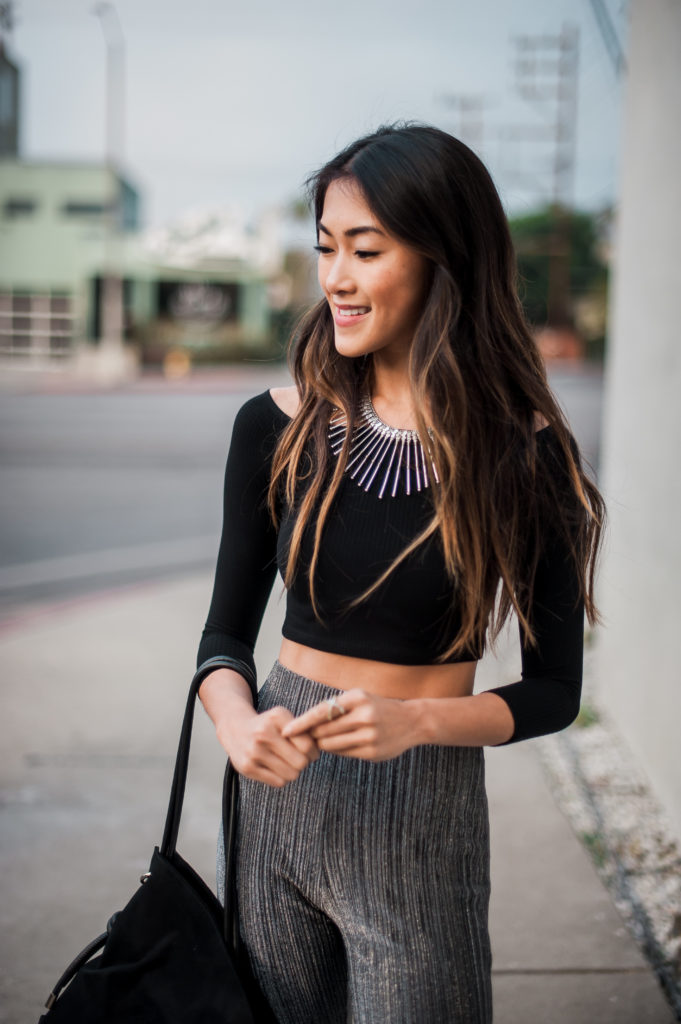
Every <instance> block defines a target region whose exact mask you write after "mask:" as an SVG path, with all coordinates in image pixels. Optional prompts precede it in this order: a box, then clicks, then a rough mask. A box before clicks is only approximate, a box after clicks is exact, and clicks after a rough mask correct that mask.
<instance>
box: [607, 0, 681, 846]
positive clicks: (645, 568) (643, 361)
mask: <svg viewBox="0 0 681 1024" xmlns="http://www.w3.org/2000/svg"><path fill="white" fill-rule="evenodd" d="M631 18H632V22H631V36H630V54H629V70H628V80H627V83H626V94H625V108H624V123H623V143H622V145H623V149H622V160H621V167H622V170H621V187H620V202H619V217H618V229H617V238H616V245H615V267H614V279H613V292H612V299H611V330H610V349H609V357H608V366H607V371H606V410H605V420H604V440H603V477H602V479H603V487H604V491H605V496H606V501H607V502H608V507H609V513H610V519H611V527H610V538H609V544H608V549H607V551H606V555H605V558H604V560H603V567H602V571H601V583H600V604H601V608H602V611H603V612H604V615H605V618H606V624H607V628H606V629H604V630H602V631H601V634H600V641H599V654H598V667H599V687H600V691H599V692H600V698H601V703H602V704H603V705H604V706H605V707H606V708H607V710H608V712H609V713H610V715H611V716H612V717H613V718H614V720H615V723H616V725H617V727H618V728H619V730H620V731H621V733H622V734H623V735H624V737H625V738H626V739H627V741H628V742H629V745H630V746H631V748H632V749H633V751H634V752H635V754H636V755H637V756H638V758H639V759H640V762H641V764H642V766H643V767H644V768H645V769H646V770H647V772H648V775H649V777H650V779H651V782H652V783H653V786H654V789H655V791H656V793H657V796H658V797H659V798H660V800H661V801H662V803H663V804H664V805H665V807H666V808H667V810H668V811H669V813H670V815H671V817H672V820H673V824H674V825H675V827H676V829H677V832H678V834H679V836H681V2H680V0H631Z"/></svg>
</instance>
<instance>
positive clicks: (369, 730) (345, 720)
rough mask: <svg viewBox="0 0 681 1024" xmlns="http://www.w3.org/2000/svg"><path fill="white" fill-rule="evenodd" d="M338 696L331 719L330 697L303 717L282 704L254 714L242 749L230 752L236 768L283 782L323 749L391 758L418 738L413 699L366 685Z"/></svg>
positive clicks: (344, 754)
mask: <svg viewBox="0 0 681 1024" xmlns="http://www.w3.org/2000/svg"><path fill="white" fill-rule="evenodd" d="M336 701H337V703H336V705H335V706H334V707H332V708H331V714H332V716H333V717H332V718H331V720H329V710H330V706H329V703H328V701H326V700H324V701H321V702H320V703H319V704H315V705H314V707H311V708H310V709H309V710H308V711H306V712H305V713H304V714H302V715H299V716H298V717H295V716H294V715H292V714H291V712H290V711H289V710H288V709H287V708H283V707H274V708H270V709H268V710H267V711H263V712H262V713H260V714H258V715H255V716H254V717H253V718H252V719H251V720H250V721H249V723H248V725H249V728H248V729H247V730H246V732H247V733H248V735H247V736H244V734H243V733H242V739H243V740H245V742H244V743H243V744H240V746H241V747H242V749H241V750H240V751H238V752H237V750H234V751H233V754H231V755H230V756H232V760H233V762H234V766H235V768H236V769H237V770H238V771H239V772H241V774H243V775H246V776H247V777H248V778H251V779H256V780H257V781H260V782H265V783H267V784H268V785H271V786H277V787H281V786H284V785H285V784H286V783H287V782H292V781H293V780H294V779H296V778H297V777H298V776H299V775H300V773H301V772H302V771H303V770H304V769H305V768H306V767H307V766H308V764H310V763H312V762H313V761H316V760H317V758H318V757H319V754H320V751H325V752H328V753H331V754H337V755H339V756H341V757H358V758H362V759H364V760H367V761H386V760H388V759H389V758H391V757H397V755H398V754H401V753H403V751H405V750H407V749H408V748H409V747H411V746H413V745H414V744H415V743H416V742H418V740H417V739H416V737H415V735H414V717H413V714H412V711H411V708H410V702H409V701H402V700H396V699H393V698H388V697H379V696H377V695H376V694H372V693H367V692H366V690H361V689H353V690H344V691H343V692H342V693H340V694H338V695H337V697H336ZM338 706H341V707H342V708H343V713H342V714H341V713H340V711H339V710H337V708H338Z"/></svg>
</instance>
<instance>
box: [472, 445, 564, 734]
mask: <svg viewBox="0 0 681 1024" xmlns="http://www.w3.org/2000/svg"><path fill="white" fill-rule="evenodd" d="M542 433H543V434H546V435H551V434H552V432H551V431H548V430H547V431H542ZM546 441H547V442H548V444H549V446H550V447H549V448H548V449H545V451H544V454H545V456H548V459H549V460H550V463H549V464H550V465H551V468H552V470H553V472H554V473H555V472H556V470H557V464H556V462H555V461H554V460H555V458H556V449H557V445H555V444H554V443H553V441H552V439H551V437H550V436H547V438H546ZM561 468H562V467H561ZM560 472H561V469H558V473H559V474H560ZM559 487H560V489H561V490H564V493H565V494H566V496H567V497H566V500H568V501H572V502H573V503H574V502H576V499H575V498H573V497H572V495H571V493H570V491H569V490H568V489H567V485H566V483H565V481H564V480H563V481H561V482H560V483H559ZM577 514H580V513H579V511H577ZM542 533H543V536H540V537H537V538H535V541H534V542H535V543H539V544H541V547H542V553H541V556H540V559H539V563H538V566H537V574H536V578H535V586H534V596H533V603H532V609H531V619H532V624H533V627H534V631H535V636H536V640H537V646H536V647H531V646H530V645H529V644H528V643H526V642H525V640H524V635H523V631H522V628H519V632H520V644H521V656H522V670H521V679H520V680H519V681H517V682H514V683H509V684H507V685H505V686H497V687H494V688H493V689H492V690H491V691H490V692H491V693H496V694H498V695H499V696H500V697H501V698H502V699H503V700H505V701H506V703H507V704H508V706H509V708H510V710H511V714H512V715H513V721H514V723H515V728H514V731H513V735H512V736H511V738H510V739H509V740H506V743H503V744H498V746H505V745H506V744H508V743H517V742H518V741H519V740H525V739H531V738H532V737H535V736H543V735H545V734H547V733H552V732H559V731H560V730H561V729H564V728H566V726H568V725H569V724H570V723H571V722H572V721H574V719H575V718H576V716H577V714H578V712H579V704H580V697H581V690H582V661H583V649H584V601H583V599H582V598H581V597H580V591H579V581H578V578H577V573H576V571H575V568H574V564H573V562H572V559H571V557H570V551H569V547H568V544H567V542H566V541H565V540H564V539H563V538H562V537H560V536H559V535H558V532H557V531H556V530H555V529H554V528H552V524H551V523H548V522H545V523H544V524H543V527H542Z"/></svg>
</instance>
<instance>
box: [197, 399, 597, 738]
mask: <svg viewBox="0 0 681 1024" xmlns="http://www.w3.org/2000/svg"><path fill="white" fill-rule="evenodd" d="M289 422H290V417H289V416H287V414H286V413H285V412H284V411H283V410H282V409H280V408H279V406H278V405H277V404H276V402H275V401H274V399H273V398H272V396H271V394H270V392H269V391H265V392H263V393H262V394H260V395H257V396H256V397H254V398H251V399H249V400H248V401H247V402H245V403H244V404H243V405H242V406H241V408H240V409H239V412H238V413H237V416H236V419H235V421H234V429H233V432H232V441H231V444H230V449H229V455H228V458H227V468H226V472H225V486H224V515H223V529H222V539H221V542H220V550H219V554H218V561H217V569H216V574H215V584H214V589H213V597H212V601H211V605H210V610H209V613H208V618H207V621H206V625H205V628H204V631H203V634H202V637H201V643H200V645H199V651H198V658H197V664H198V665H199V666H201V665H202V664H203V663H204V662H205V661H207V660H208V659H209V658H213V657H215V656H218V655H227V656H229V657H233V658H237V659H239V660H241V661H245V662H246V663H247V665H249V666H250V667H251V669H252V670H253V672H254V673H255V666H254V661H253V650H254V647H255V642H256V639H257V635H258V631H259V629H260V623H261V621H262V617H263V614H264V611H265V606H266V604H267V601H268V598H269V595H270V592H271V589H272V585H273V583H274V579H275V576H276V573H277V566H279V568H280V570H281V573H282V576H283V572H284V569H285V565H286V551H287V545H288V542H289V540H290V536H291V532H292V529H293V523H294V521H293V513H291V512H290V511H289V512H288V513H287V511H286V510H285V509H282V513H283V514H282V516H281V521H280V526H279V529H278V530H275V528H274V526H273V524H272V521H271V519H270V515H269V511H268V509H267V504H266V497H267V488H268V484H269V476H270V470H271V463H272V456H273V454H274V450H275V447H276V443H277V439H278V437H279V435H280V434H281V432H282V430H283V429H284V428H285V427H286V425H287V423H289ZM537 443H538V449H539V453H540V455H541V450H542V448H543V446H550V445H552V444H553V443H554V435H553V432H552V431H551V429H550V428H545V429H544V430H541V431H539V433H538V434H537ZM431 515H432V498H431V495H430V490H429V488H424V489H423V490H421V491H418V492H416V491H414V492H412V493H411V494H406V493H402V494H400V493H398V494H396V495H395V496H389V497H383V498H378V496H377V494H376V493H375V492H372V491H365V490H364V489H363V488H362V487H360V486H358V484H357V482H356V480H353V479H351V478H350V477H349V476H348V475H347V474H346V475H344V477H343V479H342V481H341V485H340V489H339V491H338V494H337V495H336V498H335V503H334V506H333V508H332V510H331V513H330V515H329V518H328V519H327V523H326V526H325V531H324V537H323V543H322V549H321V551H320V557H319V561H318V568H317V575H316V577H315V592H316V594H317V598H318V602H319V607H320V612H321V614H322V618H323V624H320V623H319V621H318V620H317V619H316V618H315V616H314V614H313V612H312V607H311V604H310V601H309V596H308V593H309V592H308V581H307V574H306V573H305V572H301V571H298V572H297V573H296V578H295V580H294V582H293V585H292V587H291V588H290V589H289V590H288V591H287V597H286V616H285V619H284V625H283V628H282V633H283V635H284V636H285V637H287V638H288V639H290V640H294V641H297V642H298V643H301V644H304V645H306V646H307V647H313V648H315V649H317V650H321V651H330V652H332V653H337V654H345V655H351V656H354V657H361V658H370V659H373V660H375V661H386V662H392V663H395V664H401V665H426V664H433V663H434V662H435V661H436V658H437V655H438V654H439V653H440V652H441V651H444V650H445V648H446V646H447V644H448V643H449V642H451V639H452V638H453V636H454V635H455V634H456V632H457V630H458V625H459V623H458V620H457V618H456V616H455V615H453V614H452V612H451V586H452V584H451V582H450V581H449V580H448V577H447V574H446V571H445V569H444V563H443V557H442V551H441V541H440V538H439V536H434V537H431V538H429V540H428V541H426V542H425V544H422V545H421V546H420V547H419V548H418V549H417V551H416V552H414V553H413V554H412V555H411V556H409V557H408V558H407V559H405V560H404V561H403V562H402V563H401V564H400V565H399V566H398V567H397V568H396V569H395V570H394V571H393V572H392V574H391V575H390V576H389V577H388V579H387V580H386V581H385V582H384V583H383V584H382V585H381V587H379V588H378V589H377V590H376V591H375V592H374V593H373V594H372V595H371V596H370V597H369V598H368V599H367V600H366V601H364V602H362V604H360V605H359V606H358V607H356V608H354V609H353V610H351V611H349V612H348V611H347V609H346V605H347V603H348V601H349V599H351V598H352V597H355V596H356V595H357V594H359V593H360V592H362V591H363V590H364V589H365V587H367V586H368V585H369V584H370V583H372V582H373V581H374V580H375V579H376V578H377V577H378V576H379V575H380V573H381V572H382V571H383V569H385V568H386V567H387V566H388V565H389V564H390V563H391V562H392V561H393V559H394V557H395V556H396V555H397V554H398V553H399V552H400V551H401V550H402V549H403V548H404V547H405V546H406V544H407V543H408V542H409V541H410V540H411V539H412V538H413V537H414V536H415V535H416V534H417V533H418V532H419V531H420V530H421V529H422V528H423V526H424V525H425V524H426V522H428V520H429V518H430V516H431ZM312 543H313V538H312V530H311V529H310V528H308V529H307V530H306V533H305V535H304V537H303V545H302V550H301V556H302V558H301V563H300V564H301V565H307V564H309V554H310V552H311V550H312ZM544 548H545V550H544V551H543V554H542V557H541V559H540V562H539V565H538V568H537V575H536V579H535V588H534V603H533V608H532V622H533V626H534V629H535V635H536V637H537V646H536V647H534V648H531V647H529V646H528V645H526V644H524V643H523V638H522V634H521V654H522V678H521V680H519V681H518V682H514V683H510V684H507V685H505V686H498V687H494V688H493V689H492V690H491V692H492V693H497V694H498V695H499V696H500V697H502V698H503V699H504V700H505V701H506V703H507V704H508V706H509V708H510V711H511V714H512V716H513V720H514V724H515V728H514V732H513V735H512V736H511V738H510V739H509V740H507V741H506V742H507V743H513V742H517V741H518V740H522V739H528V738H530V737H533V736H540V735H543V734H545V733H550V732H557V731H558V730H560V729H563V728H564V727H565V726H567V725H569V724H570V722H571V721H573V719H574V718H575V717H576V715H577V712H578V710H579V700H580V693H581V680H582V649H583V631H584V607H583V602H582V601H581V600H579V597H578V595H579V590H578V583H577V579H576V576H575V573H574V571H573V570H572V569H571V567H570V563H569V561H568V559H567V552H566V550H565V547H564V545H561V544H560V543H559V542H557V541H556V540H555V539H554V540H553V542H552V543H551V544H547V545H544ZM481 655H482V652H481V651H472V650H471V651H468V652H465V654H463V655H459V656H458V657H455V658H450V659H449V660H450V661H467V660H477V658H479V657H480V656H481Z"/></svg>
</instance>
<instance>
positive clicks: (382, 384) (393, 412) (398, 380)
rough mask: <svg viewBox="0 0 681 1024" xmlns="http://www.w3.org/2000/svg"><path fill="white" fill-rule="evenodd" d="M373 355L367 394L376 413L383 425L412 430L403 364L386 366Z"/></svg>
mask: <svg viewBox="0 0 681 1024" xmlns="http://www.w3.org/2000/svg"><path fill="white" fill-rule="evenodd" d="M377 355H378V353H374V358H373V361H372V368H371V372H370V374H369V380H368V384H369V394H370V396H371V400H372V402H373V405H374V408H375V410H376V413H377V415H378V416H380V418H381V419H382V420H384V422H385V423H389V424H390V425H391V426H394V427H402V428H407V429H410V430H413V429H414V428H415V427H416V416H415V413H414V402H413V399H412V395H411V386H410V384H409V375H408V373H407V369H406V365H405V363H404V361H400V362H399V364H398V363H388V362H386V361H385V360H382V359H377V358H376V356H377Z"/></svg>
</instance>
